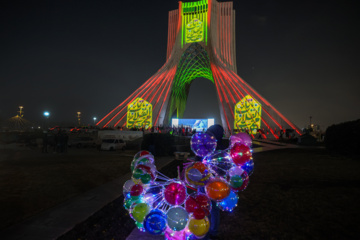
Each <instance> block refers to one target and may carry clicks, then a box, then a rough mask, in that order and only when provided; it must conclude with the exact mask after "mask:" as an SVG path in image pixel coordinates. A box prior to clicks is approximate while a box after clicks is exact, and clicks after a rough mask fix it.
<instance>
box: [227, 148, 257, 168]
mask: <svg viewBox="0 0 360 240" xmlns="http://www.w3.org/2000/svg"><path fill="white" fill-rule="evenodd" d="M230 155H231V158H232V160H233V162H234V163H235V164H236V165H238V166H242V165H244V164H245V163H246V162H247V161H249V160H250V158H251V155H252V154H251V152H250V148H249V147H248V146H246V145H244V144H242V143H239V142H237V143H235V144H234V146H233V147H232V148H231V150H230Z"/></svg>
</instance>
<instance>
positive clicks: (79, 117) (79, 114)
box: [77, 112, 81, 127]
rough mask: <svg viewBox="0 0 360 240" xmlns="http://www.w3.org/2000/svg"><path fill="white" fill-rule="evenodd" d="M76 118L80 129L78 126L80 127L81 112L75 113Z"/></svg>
mask: <svg viewBox="0 0 360 240" xmlns="http://www.w3.org/2000/svg"><path fill="white" fill-rule="evenodd" d="M77 118H78V122H79V127H80V125H81V112H77Z"/></svg>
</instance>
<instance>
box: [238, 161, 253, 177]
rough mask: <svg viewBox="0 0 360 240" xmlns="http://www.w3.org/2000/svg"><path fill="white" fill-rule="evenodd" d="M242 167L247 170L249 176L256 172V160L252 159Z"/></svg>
mask: <svg viewBox="0 0 360 240" xmlns="http://www.w3.org/2000/svg"><path fill="white" fill-rule="evenodd" d="M241 168H242V169H244V171H246V172H247V173H248V175H249V176H251V174H253V172H254V160H252V159H250V160H249V161H247V162H246V163H245V164H244V165H243V166H241Z"/></svg>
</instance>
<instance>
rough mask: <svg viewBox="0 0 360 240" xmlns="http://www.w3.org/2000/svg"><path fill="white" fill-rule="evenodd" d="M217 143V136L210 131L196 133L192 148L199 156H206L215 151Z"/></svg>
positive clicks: (193, 137) (192, 140)
mask: <svg viewBox="0 0 360 240" xmlns="http://www.w3.org/2000/svg"><path fill="white" fill-rule="evenodd" d="M216 145H217V142H216V138H215V137H214V136H213V135H210V134H208V133H195V134H194V135H192V137H191V141H190V147H191V150H192V151H193V152H194V153H195V155H196V156H199V157H205V156H206V155H208V154H210V153H212V152H214V151H215V149H216Z"/></svg>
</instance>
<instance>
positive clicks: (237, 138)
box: [229, 133, 252, 148]
mask: <svg viewBox="0 0 360 240" xmlns="http://www.w3.org/2000/svg"><path fill="white" fill-rule="evenodd" d="M229 140H230V144H229V145H230V148H232V147H233V146H234V144H235V143H242V144H244V145H246V146H248V147H250V146H251V143H252V139H251V137H250V135H249V134H247V133H237V134H234V135H231V136H230V139H229Z"/></svg>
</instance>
